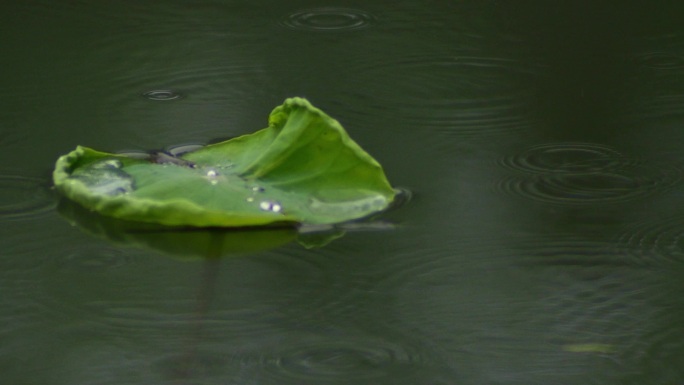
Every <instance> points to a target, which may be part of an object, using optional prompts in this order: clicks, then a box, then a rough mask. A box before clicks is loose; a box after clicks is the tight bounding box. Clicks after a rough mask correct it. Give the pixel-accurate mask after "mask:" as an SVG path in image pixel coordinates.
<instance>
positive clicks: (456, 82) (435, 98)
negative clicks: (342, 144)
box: [340, 53, 531, 138]
mask: <svg viewBox="0 0 684 385" xmlns="http://www.w3.org/2000/svg"><path fill="white" fill-rule="evenodd" d="M374 57H375V58H377V57H378V55H376V56H374ZM363 60H364V59H363V58H359V60H358V62H359V63H360V64H359V65H357V66H354V67H353V68H348V69H346V71H347V73H346V74H345V75H344V79H345V80H344V84H342V85H341V86H340V87H341V88H342V89H343V91H342V92H344V93H347V94H349V95H358V90H359V89H364V90H367V91H368V92H366V94H364V99H365V100H364V102H363V106H364V108H363V113H364V114H365V115H366V116H364V117H363V119H364V120H369V119H373V117H375V116H387V115H391V117H392V118H393V119H397V120H400V121H401V122H402V125H406V126H407V127H411V128H415V127H422V128H423V129H425V128H426V127H433V128H434V129H435V130H437V131H439V132H440V133H445V134H449V135H452V134H458V135H459V137H461V136H463V135H476V136H478V137H481V136H483V135H486V136H487V138H491V137H490V136H489V135H490V134H497V133H506V134H510V133H514V132H516V131H518V130H522V129H523V128H526V127H527V126H528V122H529V112H528V103H527V102H526V100H527V99H529V97H530V95H529V94H528V93H527V91H526V89H527V88H525V87H523V86H521V85H522V84H523V82H524V78H526V77H527V76H528V73H529V72H531V71H530V69H531V68H529V66H528V65H527V64H525V63H521V62H519V61H517V60H513V59H508V58H497V57H479V56H471V54H464V55H457V54H454V55H435V54H430V53H426V54H424V55H412V56H406V57H403V58H398V59H395V60H394V61H378V62H368V63H364V62H363ZM345 88H346V89H348V90H347V91H344V89H345Z"/></svg>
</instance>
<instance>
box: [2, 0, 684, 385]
mask: <svg viewBox="0 0 684 385" xmlns="http://www.w3.org/2000/svg"><path fill="white" fill-rule="evenodd" d="M603 3H606V2H603ZM672 3H674V2H672ZM615 4H616V5H617V6H609V5H594V4H593V2H573V1H554V2H543V1H537V2H535V1H521V2H516V1H480V0H478V1H453V2H447V1H441V2H438V1H428V2H418V1H391V2H390V1H363V2H362V1H347V2H325V1H288V2H285V1H281V2H277V1H218V0H217V1H165V2H161V1H159V2H152V1H147V2H142V1H60V0H58V1H54V0H53V1H35V0H34V1H22V2H4V3H3V5H0V15H1V16H0V19H1V20H2V23H0V31H1V33H2V39H1V40H0V52H2V59H1V60H0V62H1V63H2V70H1V71H0V148H2V151H1V152H0V226H1V227H2V231H1V232H0V255H1V257H0V293H1V294H0V383H2V384H41V385H42V384H52V385H61V384H69V385H81V384H84V385H85V384H89V385H91V384H117V385H120V384H146V385H150V384H260V385H261V384H264V385H265V384H274V385H276V384H277V385H287V384H298V385H299V384H355V385H356V384H388V385H389V384H391V385H403V384H416V385H418V384H420V385H428V384H429V385H435V384H443V385H452V384H515V385H518V384H519V385H530V384H544V385H548V384H561V385H562V384H578V385H579V384H582V385H586V384H603V385H605V384H635V385H637V384H638V385H647V384H681V383H683V382H684V365H682V363H683V362H684V327H683V326H682V325H684V151H682V149H683V148H684V23H682V22H681V15H682V14H684V6H676V7H675V6H663V5H662V4H660V3H659V5H655V3H654V5H652V6H638V7H637V6H629V5H626V4H617V3H615ZM663 4H664V2H663ZM290 96H303V97H307V98H308V99H309V100H310V101H311V102H312V103H314V104H315V105H316V106H318V107H320V108H322V109H323V110H325V111H326V112H328V113H329V114H330V115H332V116H333V117H335V118H337V119H338V120H339V121H340V122H341V123H342V124H343V125H344V126H345V127H346V128H347V130H348V131H349V133H350V134H351V136H352V137H353V138H354V139H355V140H356V141H357V142H358V143H359V144H361V145H362V146H363V147H364V148H365V149H366V150H368V152H370V153H371V154H373V155H374V156H375V157H376V158H377V159H378V160H379V161H380V163H382V164H383V165H384V166H385V169H386V172H387V174H388V177H389V179H390V181H392V182H393V184H394V185H396V186H398V187H404V188H407V189H409V190H411V191H412V192H413V193H414V195H413V199H412V200H411V201H410V202H409V203H408V204H406V205H405V206H403V207H401V208H400V209H399V210H395V211H393V212H391V213H388V214H387V215H385V216H384V219H385V220H387V221H390V222H391V223H394V224H395V225H394V226H387V225H386V224H385V225H382V226H369V227H371V228H370V229H368V228H361V229H358V230H359V231H350V232H348V233H347V234H346V235H345V236H344V237H341V238H339V239H337V240H335V241H333V242H332V243H330V244H329V245H327V246H326V247H323V248H318V249H306V248H304V247H302V246H301V245H299V244H298V243H295V242H293V243H289V244H285V245H283V246H280V247H277V248H273V249H271V250H268V251H261V252H255V253H253V254H251V255H249V256H246V257H243V258H226V259H221V260H207V261H203V260H194V261H188V260H182V259H178V258H175V257H171V256H168V255H165V252H161V251H152V250H150V249H146V248H138V247H132V246H123V245H121V244H118V243H112V242H109V241H107V240H104V239H102V238H98V237H94V236H91V235H88V234H87V233H86V232H85V231H83V230H82V229H80V228H78V227H74V226H71V225H70V224H69V222H68V221H67V220H65V219H64V218H63V217H62V216H61V215H60V214H58V212H57V210H56V207H57V202H58V198H57V197H56V196H55V194H54V193H53V192H52V191H51V190H50V172H51V169H52V166H53V164H54V161H55V160H56V159H57V157H58V156H59V155H61V154H64V153H66V152H68V151H70V150H71V149H73V148H74V147H75V146H76V145H77V144H82V145H87V146H90V147H94V148H98V149H102V150H106V151H121V150H138V151H139V150H144V149H154V148H163V147H165V146H168V145H183V144H191V143H206V142H207V141H209V140H212V139H215V138H226V137H232V136H236V135H241V134H244V133H248V132H252V131H254V130H256V129H259V128H263V127H265V126H266V124H267V122H266V118H267V116H268V113H269V112H270V110H271V109H272V108H273V107H275V106H276V105H279V104H280V103H281V102H282V100H283V99H285V98H286V97H290ZM375 227H379V229H375Z"/></svg>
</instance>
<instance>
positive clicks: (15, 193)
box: [0, 175, 56, 220]
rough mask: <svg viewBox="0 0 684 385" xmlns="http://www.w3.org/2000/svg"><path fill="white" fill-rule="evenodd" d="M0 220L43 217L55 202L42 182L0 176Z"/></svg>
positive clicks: (12, 176)
mask: <svg viewBox="0 0 684 385" xmlns="http://www.w3.org/2000/svg"><path fill="white" fill-rule="evenodd" d="M0 197H1V199H0V202H2V203H0V219H3V220H17V219H30V218H35V217H39V216H42V215H45V214H46V213H48V212H50V211H51V210H52V209H53V208H54V207H55V205H56V200H55V199H53V195H52V194H51V192H50V190H49V189H48V187H47V186H46V183H45V181H44V180H42V179H39V178H33V177H27V176H21V175H0Z"/></svg>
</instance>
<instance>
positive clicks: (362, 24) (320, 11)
mask: <svg viewBox="0 0 684 385" xmlns="http://www.w3.org/2000/svg"><path fill="white" fill-rule="evenodd" d="M375 20H376V19H375V17H374V16H373V15H371V14H370V13H368V12H365V11H362V10H358V9H350V8H337V7H324V8H310V9H304V10H300V11H297V12H294V13H292V14H289V15H287V16H286V17H284V18H283V20H282V21H281V24H282V25H283V26H285V27H287V28H291V29H295V30H301V31H313V32H346V31H356V30H360V29H365V28H368V27H370V26H372V25H373V24H374V23H375Z"/></svg>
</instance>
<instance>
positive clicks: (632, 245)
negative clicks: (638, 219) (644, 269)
mask: <svg viewBox="0 0 684 385" xmlns="http://www.w3.org/2000/svg"><path fill="white" fill-rule="evenodd" d="M617 243H618V246H617V247H618V250H619V251H621V252H623V253H625V254H626V255H629V256H631V258H632V260H634V261H635V262H636V263H639V264H644V265H650V264H653V263H656V264H659V263H673V262H674V263H677V264H681V263H684V217H675V218H669V219H663V220H659V221H657V222H650V223H642V224H639V225H636V226H634V227H632V228H630V229H628V230H627V231H626V232H625V233H624V234H623V235H622V236H620V237H619V239H618V242H617Z"/></svg>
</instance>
